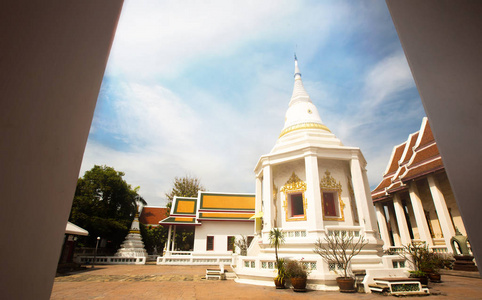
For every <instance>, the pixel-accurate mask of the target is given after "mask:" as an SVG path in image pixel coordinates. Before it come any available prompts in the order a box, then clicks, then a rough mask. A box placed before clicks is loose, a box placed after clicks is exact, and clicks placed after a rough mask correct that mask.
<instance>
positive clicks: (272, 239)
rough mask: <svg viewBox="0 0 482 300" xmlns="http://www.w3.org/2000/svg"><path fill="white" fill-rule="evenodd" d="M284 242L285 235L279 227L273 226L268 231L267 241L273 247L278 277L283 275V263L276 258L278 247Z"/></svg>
mask: <svg viewBox="0 0 482 300" xmlns="http://www.w3.org/2000/svg"><path fill="white" fill-rule="evenodd" d="M284 242H285V237H284V235H283V230H282V229H279V228H273V229H271V231H270V232H269V243H270V245H271V246H273V247H274V253H275V256H276V268H277V269H278V277H284V274H282V273H283V270H284V268H283V267H282V265H283V263H280V261H279V258H278V249H279V247H280V246H281V245H282V244H284Z"/></svg>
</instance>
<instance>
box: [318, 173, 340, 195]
mask: <svg viewBox="0 0 482 300" xmlns="http://www.w3.org/2000/svg"><path fill="white" fill-rule="evenodd" d="M325 174H326V175H325V177H323V178H322V179H321V181H320V188H321V189H322V190H338V191H340V193H341V191H342V189H341V183H340V182H339V181H338V183H337V182H336V180H335V178H333V177H331V175H330V174H331V173H330V171H328V170H326V172H325Z"/></svg>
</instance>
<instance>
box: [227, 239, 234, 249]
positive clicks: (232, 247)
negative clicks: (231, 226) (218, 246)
mask: <svg viewBox="0 0 482 300" xmlns="http://www.w3.org/2000/svg"><path fill="white" fill-rule="evenodd" d="M227 249H228V251H234V236H228V248H227Z"/></svg>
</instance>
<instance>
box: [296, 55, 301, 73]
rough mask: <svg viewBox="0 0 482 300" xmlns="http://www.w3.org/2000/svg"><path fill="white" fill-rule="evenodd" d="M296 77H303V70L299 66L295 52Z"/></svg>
mask: <svg viewBox="0 0 482 300" xmlns="http://www.w3.org/2000/svg"><path fill="white" fill-rule="evenodd" d="M296 75H298V76H296ZM296 78H301V72H300V68H298V58H297V57H296V52H295V79H296Z"/></svg>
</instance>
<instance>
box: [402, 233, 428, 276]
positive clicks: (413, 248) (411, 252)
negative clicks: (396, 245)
mask: <svg viewBox="0 0 482 300" xmlns="http://www.w3.org/2000/svg"><path fill="white" fill-rule="evenodd" d="M429 253H430V252H429V250H428V246H427V245H426V243H425V242H420V243H412V244H409V245H405V246H403V252H402V253H400V255H401V256H403V257H404V258H405V259H406V260H408V261H409V262H410V263H411V265H412V267H413V271H409V272H410V277H411V278H417V280H418V281H420V283H421V284H424V285H426V284H428V272H429V269H428V257H429Z"/></svg>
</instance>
